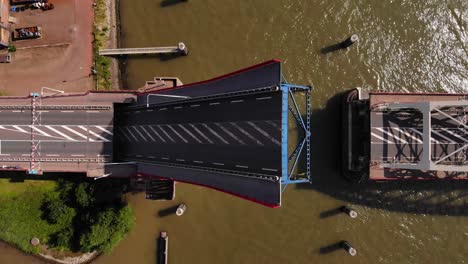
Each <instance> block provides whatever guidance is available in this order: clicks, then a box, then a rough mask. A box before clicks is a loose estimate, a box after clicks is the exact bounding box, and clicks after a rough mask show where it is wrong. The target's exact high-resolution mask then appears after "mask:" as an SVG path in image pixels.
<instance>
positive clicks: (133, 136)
mask: <svg viewBox="0 0 468 264" xmlns="http://www.w3.org/2000/svg"><path fill="white" fill-rule="evenodd" d="M125 129H127V131H128V133H130V136H132V138H133V139H135V141H136V142H138V141H139V140H138V138H137V137H136V136H135V135H134V134H133V133H132V130H130V127H128V126H127V127H125Z"/></svg>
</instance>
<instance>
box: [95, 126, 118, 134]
mask: <svg viewBox="0 0 468 264" xmlns="http://www.w3.org/2000/svg"><path fill="white" fill-rule="evenodd" d="M95 127H96V128H98V129H99V130H101V131H102V132H104V133H107V134H109V135H111V136H113V135H114V134H113V133H112V132H110V131H109V130H107V129H105V128H103V127H101V126H95Z"/></svg>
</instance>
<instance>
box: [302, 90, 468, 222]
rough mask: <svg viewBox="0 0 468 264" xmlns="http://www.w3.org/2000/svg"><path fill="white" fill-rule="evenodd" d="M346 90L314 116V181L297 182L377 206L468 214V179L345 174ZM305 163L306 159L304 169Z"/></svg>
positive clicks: (338, 197)
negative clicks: (350, 177) (353, 177)
mask: <svg viewBox="0 0 468 264" xmlns="http://www.w3.org/2000/svg"><path fill="white" fill-rule="evenodd" d="M344 95H345V93H340V94H337V95H335V96H333V97H332V98H330V100H328V102H327V104H326V107H325V108H323V109H318V110H314V111H313V113H312V115H311V149H310V154H311V168H310V169H311V179H312V184H297V185H296V188H297V189H301V190H315V191H318V192H321V193H324V194H327V195H329V196H332V197H334V198H336V199H340V200H342V201H346V202H349V203H353V204H358V205H363V206H368V207H372V208H377V209H383V210H389V211H397V212H406V213H415V214H431V215H451V216H468V181H456V180H424V181H415V180H403V181H398V180H397V181H387V182H373V181H372V182H371V181H364V182H363V183H360V184H355V183H351V182H349V181H347V180H345V178H344V177H342V175H341V159H342V158H341V157H342V150H341V145H342V142H341V138H342V136H341V124H342V121H341V120H342V117H341V113H342V110H341V105H342V100H343V97H344ZM305 164H306V163H305V162H304V161H303V160H302V161H301V162H300V165H301V166H302V168H301V170H304V169H305V168H304V166H305Z"/></svg>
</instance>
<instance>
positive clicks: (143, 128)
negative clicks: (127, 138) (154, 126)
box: [140, 126, 156, 142]
mask: <svg viewBox="0 0 468 264" xmlns="http://www.w3.org/2000/svg"><path fill="white" fill-rule="evenodd" d="M140 127H141V129H142V130H143V132H145V133H146V135H148V137H150V138H151V140H152V141H153V142H156V140H155V139H154V137H153V136H151V134H150V133H148V131H146V129H145V126H140Z"/></svg>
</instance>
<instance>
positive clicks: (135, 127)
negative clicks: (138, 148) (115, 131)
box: [132, 126, 148, 142]
mask: <svg viewBox="0 0 468 264" xmlns="http://www.w3.org/2000/svg"><path fill="white" fill-rule="evenodd" d="M132 128H133V130H135V131H136V132H137V133H138V135H140V137H141V138H143V140H144V141H146V142H148V140H147V139H146V138H145V136H143V134H141V133H140V131H138V129H137V126H132Z"/></svg>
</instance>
